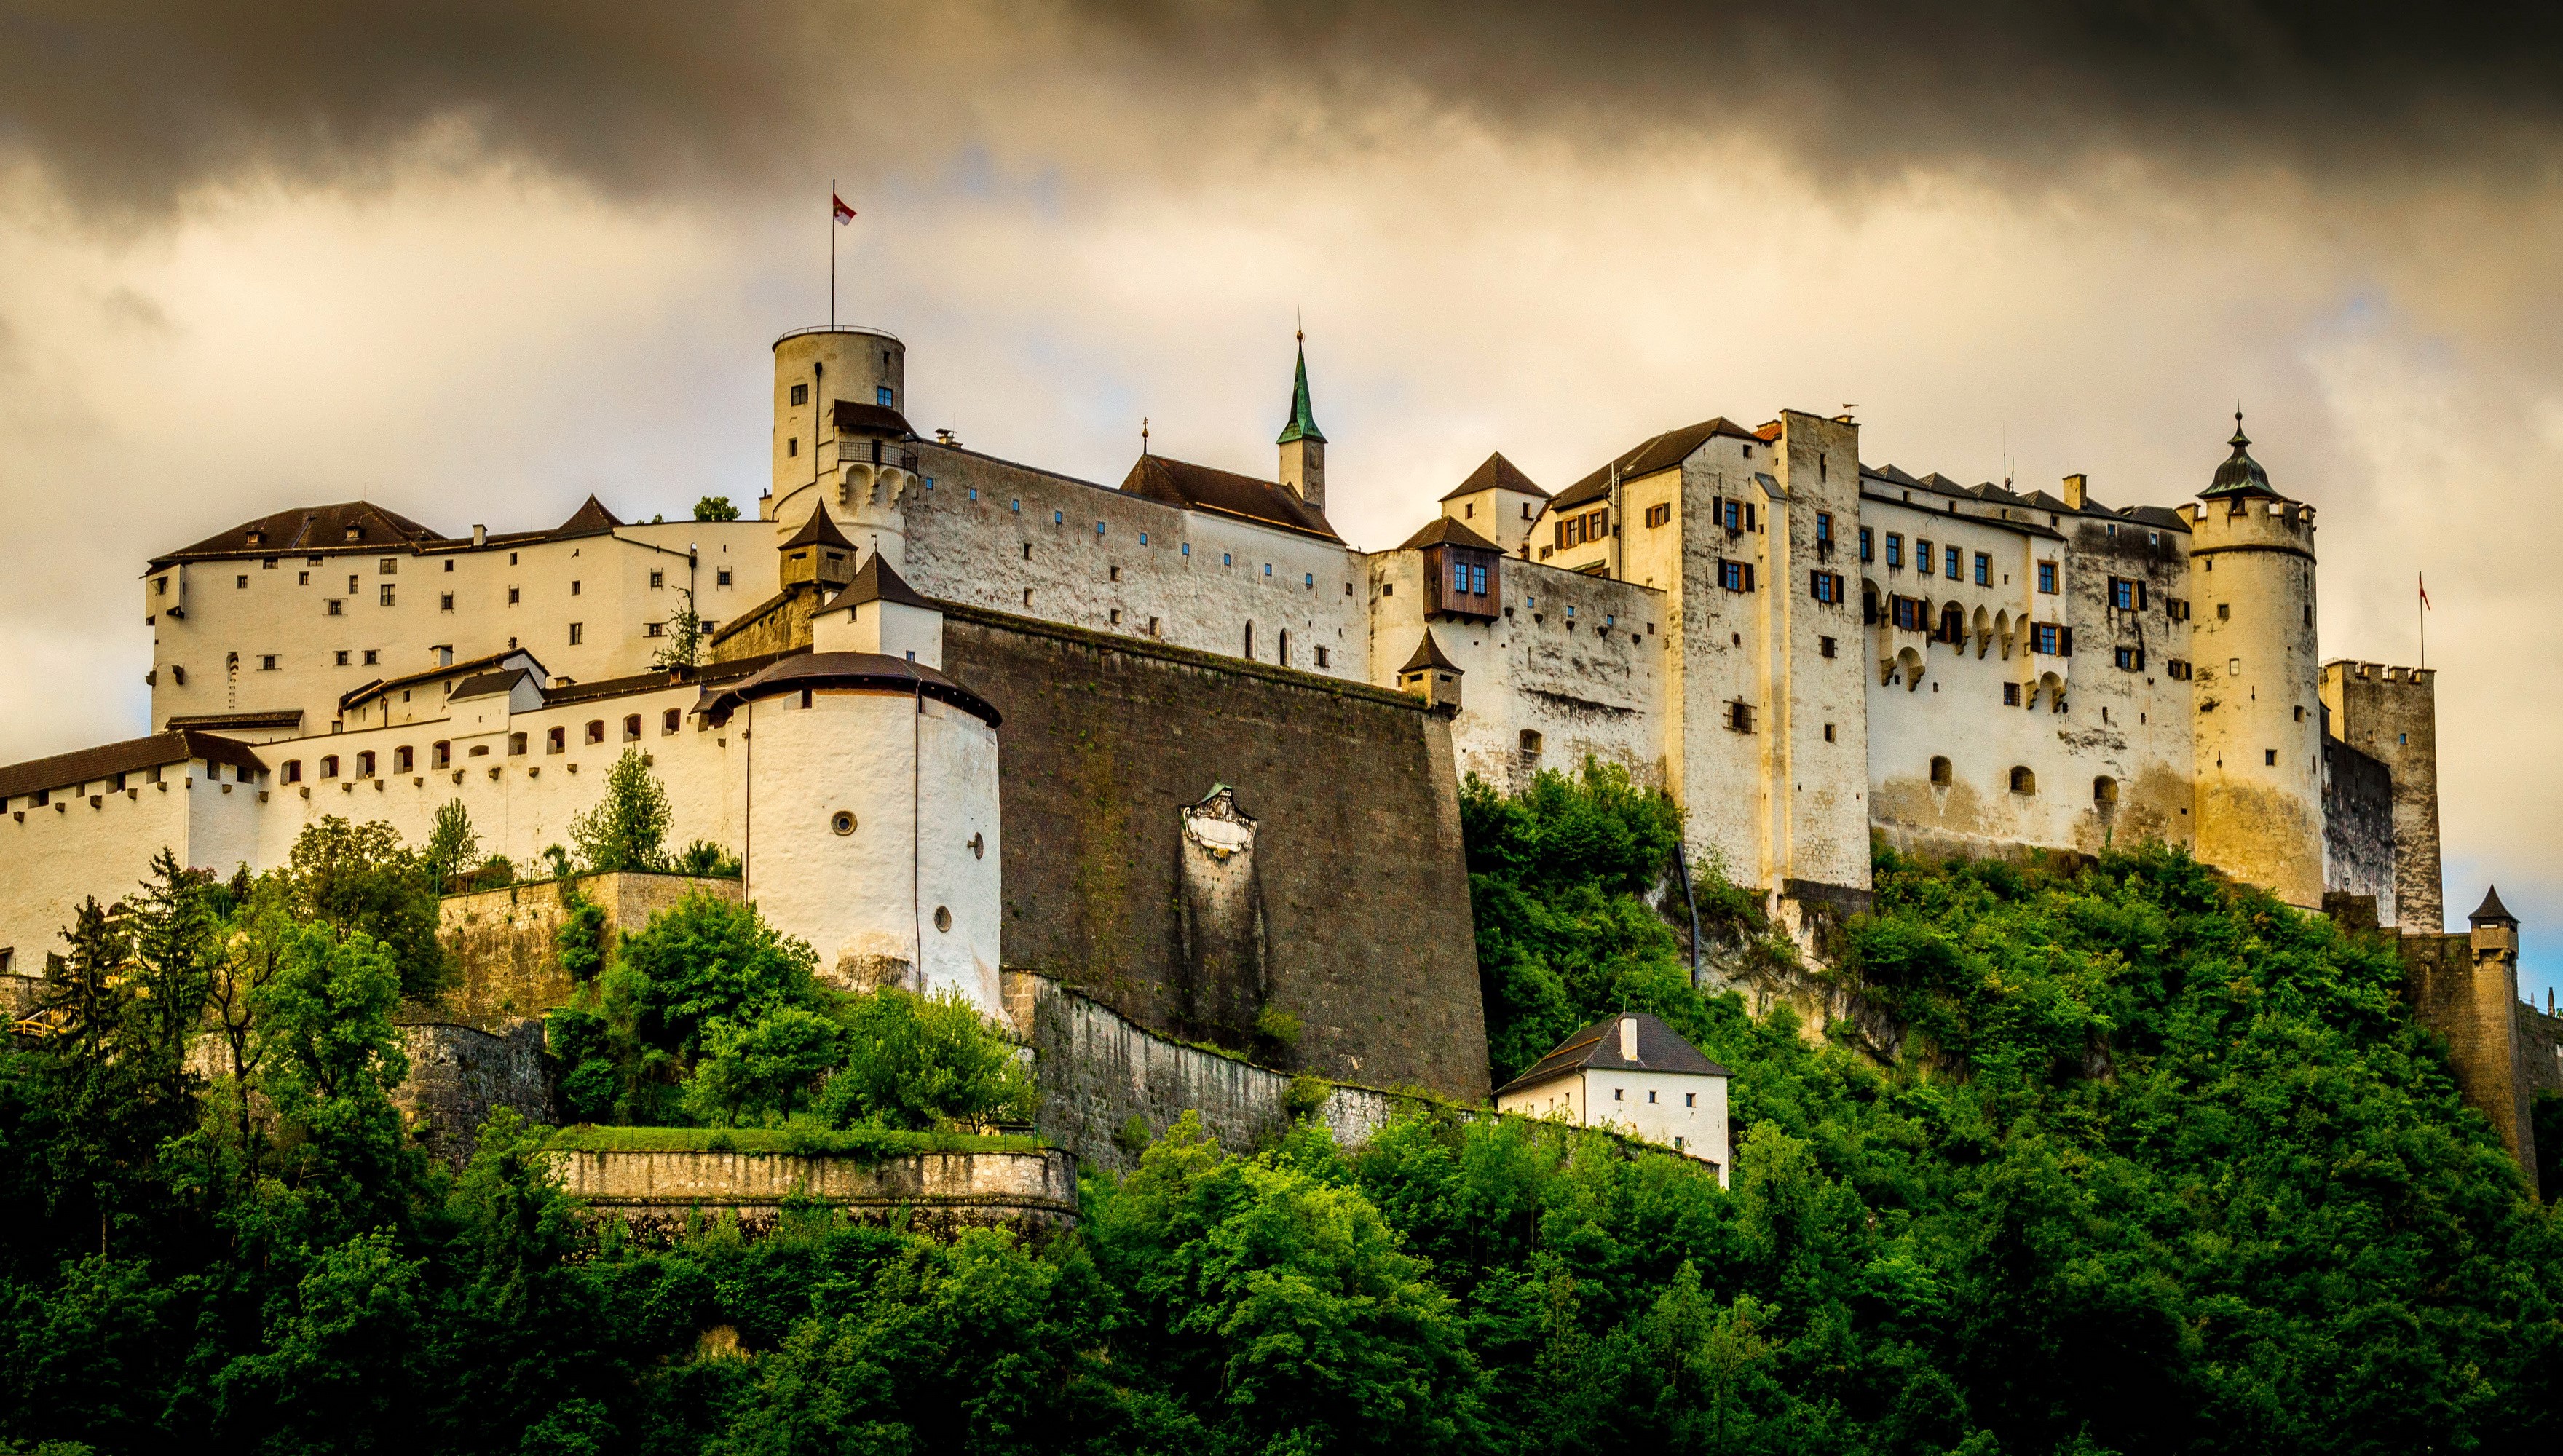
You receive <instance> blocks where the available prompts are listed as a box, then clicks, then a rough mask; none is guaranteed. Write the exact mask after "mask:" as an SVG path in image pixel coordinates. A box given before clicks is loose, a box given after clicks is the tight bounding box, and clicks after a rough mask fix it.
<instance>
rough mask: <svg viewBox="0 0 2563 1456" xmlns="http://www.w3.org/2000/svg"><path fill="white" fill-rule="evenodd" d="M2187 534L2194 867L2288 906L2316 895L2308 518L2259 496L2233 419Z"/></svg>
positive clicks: (2318, 666)
mask: <svg viewBox="0 0 2563 1456" xmlns="http://www.w3.org/2000/svg"><path fill="white" fill-rule="evenodd" d="M2228 443H2229V444H2230V445H2232V446H2233V448H2234V454H2233V455H2232V456H2231V457H2229V458H2228V459H2227V460H2226V461H2225V463H2224V464H2222V465H2219V466H2218V467H2217V470H2216V479H2215V481H2214V483H2212V484H2210V485H2209V486H2208V488H2207V489H2205V490H2202V491H2200V492H2199V502H2198V503H2197V504H2195V505H2188V506H2183V507H2182V510H2183V512H2184V513H2185V514H2186V515H2187V516H2188V519H2189V523H2190V545H2189V564H2190V573H2189V574H2190V591H2191V594H2192V595H2191V606H2190V614H2191V620H2190V635H2189V640H2190V651H2191V653H2192V654H2193V669H2194V671H2195V674H2196V676H2195V679H2194V682H2193V686H2192V689H2191V692H2192V697H2193V699H2194V710H2193V714H2192V719H2191V721H2192V722H2193V723H2195V724H2196V729H2195V735H2194V742H2195V745H2196V755H2197V757H2196V767H2195V770H2194V772H2195V773H2196V775H2197V779H2198V792H2197V800H2196V808H2197V821H2198V830H2197V852H2198V857H2199V858H2201V859H2203V860H2205V861H2207V862H2208V863H2210V864H2213V865H2216V866H2218V867H2219V868H2221V869H2224V870H2225V871H2226V872H2227V873H2229V874H2232V875H2233V876H2234V877H2235V878H2237V879H2243V880H2249V881H2251V882H2252V883H2254V884H2257V885H2262V886H2264V887H2266V888H2267V889H2268V890H2270V891H2271V892H2272V893H2274V894H2276V895H2277V896H2278V898H2280V899H2282V900H2285V901H2286V902H2287V903H2289V904H2291V905H2302V906H2308V907H2313V906H2319V905H2321V904H2322V894H2323V831H2322V825H2323V816H2322V699H2321V694H2322V654H2321V652H2320V650H2319V649H2318V648H2317V647H2316V645H2315V641H2314V511H2313V507H2312V506H2309V505H2305V504H2303V503H2301V502H2298V501H2293V500H2289V499H2287V498H2286V497H2285V496H2282V495H2280V494H2279V493H2278V492H2277V491H2276V490H2274V489H2272V488H2270V485H2269V475H2268V472H2267V470H2264V469H2263V468H2262V467H2261V464H2260V462H2259V461H2257V460H2255V459H2253V458H2252V455H2251V453H2250V450H2249V449H2248V448H2249V447H2250V445H2251V444H2252V442H2251V441H2250V440H2249V439H2247V438H2245V436H2244V434H2243V417H2242V416H2241V415H2240V414H2237V415H2236V416H2235V417H2234V439H2233V440H2232V441H2230V442H2228Z"/></svg>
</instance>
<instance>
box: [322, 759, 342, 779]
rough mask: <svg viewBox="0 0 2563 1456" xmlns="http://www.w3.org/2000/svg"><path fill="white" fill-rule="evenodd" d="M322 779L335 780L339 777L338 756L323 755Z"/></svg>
mask: <svg viewBox="0 0 2563 1456" xmlns="http://www.w3.org/2000/svg"><path fill="white" fill-rule="evenodd" d="M320 777H321V778H323V779H334V778H336V777H338V756H337V755H336V754H334V753H332V754H323V755H322V756H321V759H320Z"/></svg>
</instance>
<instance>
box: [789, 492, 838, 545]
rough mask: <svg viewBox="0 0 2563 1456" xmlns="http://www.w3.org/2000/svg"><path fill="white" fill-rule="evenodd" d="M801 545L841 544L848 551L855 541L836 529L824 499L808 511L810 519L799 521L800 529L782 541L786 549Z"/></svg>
mask: <svg viewBox="0 0 2563 1456" xmlns="http://www.w3.org/2000/svg"><path fill="white" fill-rule="evenodd" d="M803 546H843V547H844V548H846V549H847V550H848V551H852V550H854V549H855V543H854V542H852V541H849V540H847V539H846V533H845V532H843V531H840V530H838V529H837V522H836V519H835V517H833V516H831V515H829V514H828V506H827V502H825V501H822V502H820V504H819V507H818V509H816V510H813V511H812V512H810V519H808V520H806V521H803V522H802V523H801V529H800V530H797V531H795V532H793V533H792V539H791V540H789V541H786V542H784V543H783V549H784V550H786V551H791V550H795V549H797V548H799V547H803Z"/></svg>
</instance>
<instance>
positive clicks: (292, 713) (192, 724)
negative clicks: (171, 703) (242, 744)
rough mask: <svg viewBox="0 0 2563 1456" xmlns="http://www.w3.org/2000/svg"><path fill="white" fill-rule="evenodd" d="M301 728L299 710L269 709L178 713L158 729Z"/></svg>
mask: <svg viewBox="0 0 2563 1456" xmlns="http://www.w3.org/2000/svg"><path fill="white" fill-rule="evenodd" d="M301 726H302V710H301V709H300V708H271V709H268V710H267V711H265V712H258V713H180V714H175V715H172V716H171V717H170V719H169V721H168V722H166V723H163V724H161V725H160V728H161V731H163V732H175V731H177V730H178V729H181V728H213V729H219V728H240V729H264V728H299V727H301Z"/></svg>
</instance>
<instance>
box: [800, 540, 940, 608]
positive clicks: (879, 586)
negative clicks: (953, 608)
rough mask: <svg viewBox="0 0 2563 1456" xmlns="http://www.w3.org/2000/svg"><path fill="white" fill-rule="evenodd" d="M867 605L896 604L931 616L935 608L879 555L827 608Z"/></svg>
mask: <svg viewBox="0 0 2563 1456" xmlns="http://www.w3.org/2000/svg"><path fill="white" fill-rule="evenodd" d="M866 602H894V603H897V604H898V605H899V606H901V607H922V608H924V609H925V610H927V611H928V612H931V611H933V610H934V604H933V603H931V602H928V601H927V600H925V599H924V598H923V597H920V596H918V595H917V594H916V589H915V588H913V587H911V586H909V585H908V584H907V583H906V582H905V581H903V580H901V579H900V577H899V574H898V573H897V572H895V571H893V570H891V569H890V564H889V563H888V562H887V561H884V560H882V554H881V553H880V552H878V551H876V552H874V553H873V554H872V559H871V560H869V561H867V562H865V563H864V568H863V570H861V571H859V572H856V573H855V580H854V582H853V583H852V584H851V585H849V586H848V587H847V588H846V589H845V590H844V591H842V592H839V593H838V594H837V595H836V596H835V597H833V598H831V599H829V602H828V607H829V608H837V607H859V606H862V605H863V604H864V603H866ZM822 610H826V609H822Z"/></svg>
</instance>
